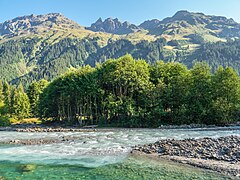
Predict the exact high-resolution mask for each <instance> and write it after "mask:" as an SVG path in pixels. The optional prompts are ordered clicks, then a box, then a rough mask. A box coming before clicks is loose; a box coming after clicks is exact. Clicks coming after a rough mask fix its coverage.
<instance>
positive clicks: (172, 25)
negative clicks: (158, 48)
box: [139, 11, 240, 41]
mask: <svg viewBox="0 0 240 180" xmlns="http://www.w3.org/2000/svg"><path fill="white" fill-rule="evenodd" d="M139 27H142V28H144V29H146V30H148V31H149V33H150V34H153V35H154V34H155V35H161V34H162V35H163V34H166V35H170V36H173V35H175V36H176V35H177V36H179V37H178V38H181V39H184V38H188V36H189V35H190V36H191V35H196V34H197V35H199V36H201V37H202V38H204V39H205V40H206V41H219V40H220V39H219V38H223V39H224V38H232V37H240V24H238V23H237V22H235V21H234V20H233V19H227V18H226V17H222V16H209V15H205V14H203V13H191V12H188V11H179V12H177V13H176V14H175V15H174V16H172V17H168V18H165V19H163V20H162V21H159V20H156V19H153V20H150V21H149V20H148V21H145V22H143V23H142V24H140V26H139ZM223 39H222V40H223Z"/></svg>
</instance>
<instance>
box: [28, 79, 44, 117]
mask: <svg viewBox="0 0 240 180" xmlns="http://www.w3.org/2000/svg"><path fill="white" fill-rule="evenodd" d="M47 85H48V82H47V81H46V80H40V81H38V82H33V83H32V84H31V85H30V86H29V87H28V90H27V95H28V98H29V102H30V106H31V115H32V116H34V117H36V116H37V113H38V109H37V107H38V102H39V97H40V95H41V94H42V91H43V89H44V88H46V87H47Z"/></svg>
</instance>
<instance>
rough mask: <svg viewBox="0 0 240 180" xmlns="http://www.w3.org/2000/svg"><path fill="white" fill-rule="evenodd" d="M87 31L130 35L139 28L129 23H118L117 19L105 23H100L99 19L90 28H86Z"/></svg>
mask: <svg viewBox="0 0 240 180" xmlns="http://www.w3.org/2000/svg"><path fill="white" fill-rule="evenodd" d="M87 29H89V30H92V31H95V32H98V31H100V32H106V33H112V34H119V35H123V34H130V33H134V32H136V31H138V30H140V29H141V28H139V27H138V26H136V25H134V24H130V23H129V22H127V21H125V22H123V23H122V22H120V21H119V20H118V19H117V18H115V19H112V18H107V19H106V20H105V21H102V19H101V18H99V19H98V20H97V21H96V22H95V23H93V24H92V25H91V27H89V28H87Z"/></svg>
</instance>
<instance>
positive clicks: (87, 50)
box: [0, 11, 240, 86]
mask: <svg viewBox="0 0 240 180" xmlns="http://www.w3.org/2000/svg"><path fill="white" fill-rule="evenodd" d="M239 38H240V24H239V23H237V22H235V21H234V20H233V19H228V18H226V17H222V16H210V15H205V14H203V13H192V12H188V11H179V12H177V13H176V14H175V15H173V16H172V17H168V18H165V19H163V20H158V19H153V20H147V21H145V22H143V23H142V24H140V25H139V26H137V25H134V24H131V23H128V22H121V21H119V20H118V19H117V18H115V19H112V18H107V19H106V20H104V21H103V20H102V19H101V18H100V19H98V20H97V21H96V22H95V23H93V24H92V25H91V27H83V26H81V25H79V24H77V23H76V22H74V21H72V20H70V19H68V18H66V17H65V16H64V15H62V14H59V13H50V14H45V15H29V16H21V17H17V18H14V19H12V20H8V21H5V22H3V23H0V79H6V80H8V81H9V82H12V83H13V84H17V83H19V82H20V81H21V82H22V83H23V84H24V85H25V86H27V85H28V84H29V83H31V82H32V81H34V80H40V79H42V78H44V79H47V80H49V81H51V80H52V79H54V78H56V77H57V76H59V75H61V74H62V73H64V72H66V71H67V70H68V69H69V68H77V67H81V66H84V65H86V64H89V65H91V66H94V65H96V63H98V62H104V61H105V60H106V59H108V58H118V57H120V56H122V55H125V54H126V53H129V54H132V55H133V57H135V58H144V59H146V61H148V62H149V63H154V62H155V61H157V60H159V59H161V60H164V61H176V62H181V63H184V64H186V65H187V66H189V67H191V66H192V65H193V64H194V63H195V62H196V61H206V62H207V63H208V64H210V66H211V67H212V68H213V69H216V68H217V66H219V65H223V66H232V67H234V68H235V69H236V70H237V71H239V72H240V59H239V58H238V55H239V54H240V46H239V40H238V39H239Z"/></svg>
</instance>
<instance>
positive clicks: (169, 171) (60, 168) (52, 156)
mask: <svg viewBox="0 0 240 180" xmlns="http://www.w3.org/2000/svg"><path fill="white" fill-rule="evenodd" d="M229 135H236V136H239V135H240V129H239V128H238V127H236V128H231V129H230V130H229V129H227V128H222V129H219V128H218V129H217V130H216V129H214V128H213V129H207V128H206V129H201V128H197V129H110V130H107V131H104V130H103V131H101V130H98V131H92V132H41V133H36V132H10V131H2V132H0V142H7V141H13V140H14V141H16V140H19V141H20V140H28V139H35V140H38V139H40V138H42V139H64V138H65V139H64V140H62V141H61V142H58V143H50V144H36V145H17V144H2V145H0V166H1V167H0V179H17V178H19V179H39V178H40V179H44V178H45V179H161V178H162V179H193V178H195V179H214V178H215V179H227V178H228V177H227V176H225V175H223V174H219V173H216V172H212V171H208V170H203V169H199V168H194V167H191V166H186V165H180V164H176V163H171V162H167V161H166V162H165V161H163V162H159V161H154V160H149V159H146V158H143V157H132V156H130V151H131V149H132V147H133V146H135V145H139V144H147V143H153V142H155V141H157V140H161V139H173V138H174V139H179V140H180V139H185V138H202V137H212V138H217V137H224V136H229ZM66 137H68V139H66Z"/></svg>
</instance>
